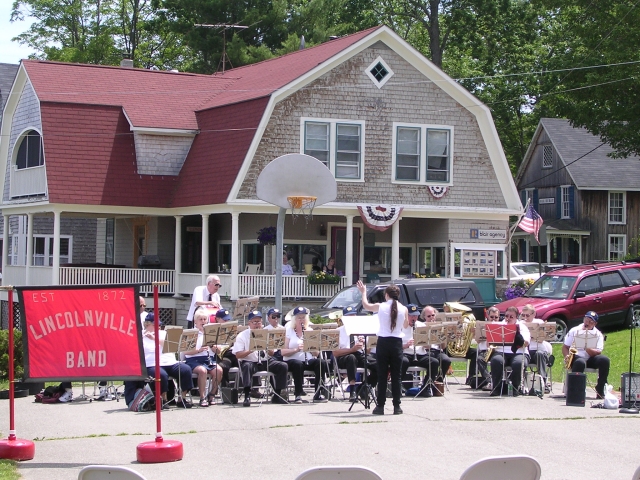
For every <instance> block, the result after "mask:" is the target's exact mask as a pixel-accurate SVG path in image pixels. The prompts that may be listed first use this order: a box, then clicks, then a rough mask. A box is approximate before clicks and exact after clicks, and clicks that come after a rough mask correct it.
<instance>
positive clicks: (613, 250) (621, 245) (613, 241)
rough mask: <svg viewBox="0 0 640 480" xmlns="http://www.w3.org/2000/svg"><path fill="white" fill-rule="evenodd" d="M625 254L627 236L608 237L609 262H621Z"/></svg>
mask: <svg viewBox="0 0 640 480" xmlns="http://www.w3.org/2000/svg"><path fill="white" fill-rule="evenodd" d="M626 254H627V236H626V235H609V260H611V261H616V260H622V259H623V258H624V257H625V255H626Z"/></svg>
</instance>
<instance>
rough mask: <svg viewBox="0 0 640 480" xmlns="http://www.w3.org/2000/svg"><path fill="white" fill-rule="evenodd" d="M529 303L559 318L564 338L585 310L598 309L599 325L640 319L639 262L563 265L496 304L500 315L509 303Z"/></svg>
mask: <svg viewBox="0 0 640 480" xmlns="http://www.w3.org/2000/svg"><path fill="white" fill-rule="evenodd" d="M528 303H530V304H531V305H533V306H534V307H535V309H536V317H537V318H541V319H543V320H547V321H550V322H556V325H557V329H556V340H557V341H562V340H563V339H564V336H565V335H566V333H567V330H568V329H569V328H572V327H574V326H576V325H578V324H580V323H582V320H583V318H584V314H585V313H586V312H588V311H589V310H595V311H596V312H597V313H598V315H599V316H600V321H599V322H598V327H601V326H605V327H608V326H613V325H624V326H630V325H631V322H635V323H634V324H637V322H638V320H639V319H640V263H637V262H632V263H625V262H622V263H599V264H592V265H580V266H573V267H562V268H558V269H556V270H553V271H551V272H549V273H545V274H544V275H543V276H542V277H540V278H539V279H538V281H536V282H535V283H534V284H533V285H532V286H531V288H529V290H527V293H526V294H525V295H524V296H523V297H518V298H514V299H512V300H507V301H506V302H502V303H499V304H497V305H496V307H498V308H499V309H500V315H504V313H505V311H506V309H507V307H511V306H515V307H518V309H522V307H523V306H525V305H526V304H528Z"/></svg>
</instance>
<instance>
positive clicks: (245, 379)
mask: <svg viewBox="0 0 640 480" xmlns="http://www.w3.org/2000/svg"><path fill="white" fill-rule="evenodd" d="M260 328H262V312H261V311H260V310H253V311H252V312H251V313H249V328H248V329H246V330H244V331H242V332H240V333H239V334H238V336H237V337H236V342H235V343H234V344H233V353H234V354H235V356H236V357H237V359H238V361H239V362H240V370H241V371H242V386H243V388H244V402H243V403H242V406H243V407H250V406H251V383H252V379H253V374H254V373H255V372H257V371H265V370H267V359H266V355H265V352H264V351H256V350H250V345H251V330H256V329H260ZM268 364H269V365H268V368H269V371H270V372H271V373H273V375H274V380H275V393H274V395H273V397H272V398H271V402H272V403H287V402H286V400H284V398H283V397H282V392H283V390H285V389H286V388H287V373H288V371H289V369H288V367H287V364H286V363H285V362H281V361H279V360H275V359H269V362H268Z"/></svg>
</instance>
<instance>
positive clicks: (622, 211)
mask: <svg viewBox="0 0 640 480" xmlns="http://www.w3.org/2000/svg"><path fill="white" fill-rule="evenodd" d="M626 197H627V196H626V192H609V225H615V224H617V225H624V224H625V223H627V215H626V210H627V209H626V200H627V198H626Z"/></svg>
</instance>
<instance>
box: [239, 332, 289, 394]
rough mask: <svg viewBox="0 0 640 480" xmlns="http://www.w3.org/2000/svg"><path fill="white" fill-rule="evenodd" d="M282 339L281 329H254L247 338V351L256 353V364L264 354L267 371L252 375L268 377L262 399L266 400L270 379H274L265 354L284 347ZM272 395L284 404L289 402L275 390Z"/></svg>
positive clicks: (260, 361)
mask: <svg viewBox="0 0 640 480" xmlns="http://www.w3.org/2000/svg"><path fill="white" fill-rule="evenodd" d="M284 338H285V331H284V330H283V329H278V330H265V329H262V328H261V329H254V330H251V334H250V336H249V350H250V351H258V359H259V360H258V363H260V364H261V363H262V352H265V356H266V357H267V360H266V361H267V369H266V370H261V371H260V372H256V373H254V375H256V374H261V373H263V372H266V373H265V376H268V377H270V378H269V381H268V382H267V385H266V391H265V394H264V397H265V398H266V399H268V398H269V396H270V395H271V393H272V385H271V378H274V374H273V373H271V371H270V370H269V355H268V354H267V353H266V352H267V351H269V350H280V349H282V348H283V347H284ZM274 382H275V378H274ZM273 395H276V396H277V397H278V398H280V400H282V401H283V402H285V403H286V404H289V400H288V399H286V398H284V397H282V395H280V394H278V393H277V392H276V391H275V389H273ZM262 400H263V399H262V398H261V399H260V404H261V405H262Z"/></svg>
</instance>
